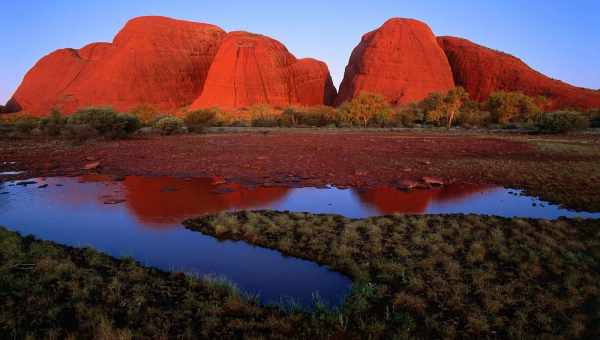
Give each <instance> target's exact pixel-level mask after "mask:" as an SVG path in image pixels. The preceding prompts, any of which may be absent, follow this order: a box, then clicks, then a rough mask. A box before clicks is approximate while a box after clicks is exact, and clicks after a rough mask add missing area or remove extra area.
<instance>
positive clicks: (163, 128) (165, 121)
mask: <svg viewBox="0 0 600 340" xmlns="http://www.w3.org/2000/svg"><path fill="white" fill-rule="evenodd" d="M183 126H184V124H183V120H181V119H180V118H177V117H173V116H167V117H163V118H161V119H160V120H158V121H157V122H156V123H155V124H154V128H155V129H157V130H158V131H159V132H160V134H162V135H172V134H176V133H179V132H181V131H183Z"/></svg>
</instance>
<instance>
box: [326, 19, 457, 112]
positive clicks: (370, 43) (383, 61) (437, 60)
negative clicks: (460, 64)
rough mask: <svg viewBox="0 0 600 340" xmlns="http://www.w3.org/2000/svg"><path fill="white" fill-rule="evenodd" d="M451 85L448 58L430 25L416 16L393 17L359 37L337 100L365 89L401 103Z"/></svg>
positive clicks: (420, 97)
mask: <svg viewBox="0 0 600 340" xmlns="http://www.w3.org/2000/svg"><path fill="white" fill-rule="evenodd" d="M453 87H454V81H453V79H452V71H451V70H450V66H449V65H448V60H447V58H446V56H445V55H444V51H442V49H441V48H440V47H439V45H438V44H437V42H436V38H435V36H434V35H433V32H432V31H431V29H430V28H429V27H428V26H427V25H426V24H424V23H422V22H420V21H417V20H412V19H400V18H395V19H390V20H388V21H387V22H385V23H384V24H383V26H381V27H380V28H378V29H376V30H374V31H372V32H369V33H367V34H365V35H364V36H363V37H362V40H361V42H360V44H358V46H356V48H355V49H354V51H353V52H352V55H351V57H350V61H349V63H348V66H346V72H345V74H344V80H343V81H342V85H341V86H340V93H339V96H338V99H337V103H338V104H341V103H343V102H344V101H347V100H350V99H352V98H353V97H355V96H356V95H358V94H359V93H360V92H362V91H365V92H372V93H379V94H382V95H384V96H385V97H386V98H387V99H388V100H389V101H390V103H392V104H394V105H395V104H403V103H408V102H413V101H418V100H421V99H423V98H425V97H426V96H427V95H428V94H429V93H431V92H435V91H439V92H445V91H447V90H449V89H451V88H453Z"/></svg>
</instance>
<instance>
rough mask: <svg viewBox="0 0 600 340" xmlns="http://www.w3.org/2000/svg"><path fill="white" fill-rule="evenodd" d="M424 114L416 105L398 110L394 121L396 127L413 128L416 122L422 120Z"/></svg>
mask: <svg viewBox="0 0 600 340" xmlns="http://www.w3.org/2000/svg"><path fill="white" fill-rule="evenodd" d="M422 117H423V113H422V111H421V110H420V109H419V106H418V105H417V104H416V103H410V104H408V105H406V106H399V107H397V108H396V112H395V115H394V117H393V121H394V124H393V125H395V126H403V127H413V126H414V125H415V123H416V122H418V121H420V120H422Z"/></svg>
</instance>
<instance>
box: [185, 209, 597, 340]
mask: <svg viewBox="0 0 600 340" xmlns="http://www.w3.org/2000/svg"><path fill="white" fill-rule="evenodd" d="M185 225H186V226H187V227H188V228H190V229H193V230H198V231H201V232H203V233H206V234H210V235H214V236H216V237H219V238H221V239H234V240H246V241H249V242H251V243H253V244H257V245H260V246H263V247H268V248H273V249H278V250H280V251H282V252H284V253H285V254H288V255H292V256H296V257H301V258H306V259H310V260H313V261H317V262H319V263H321V264H325V265H328V266H329V267H331V268H333V269H335V270H339V271H341V272H344V273H347V274H349V275H351V276H352V277H353V278H354V279H355V282H356V285H355V287H354V289H353V291H352V293H351V294H350V295H349V296H348V298H347V299H346V302H345V304H344V305H343V306H342V307H341V309H340V310H339V311H337V314H335V315H337V322H333V324H332V326H331V327H334V329H335V332H337V333H338V334H353V335H357V336H358V337H359V338H386V339H391V338H511V339H514V338H540V337H541V338H569V339H573V338H595V337H598V336H600V285H599V284H598V282H600V221H596V220H567V219H561V220H558V221H547V220H531V219H505V218H499V217H486V216H476V215H449V216H400V215H398V216H386V217H376V218H369V219H363V220H352V219H347V218H344V217H341V216H331V215H312V214H303V213H278V212H268V211H266V212H239V213H222V214H218V215H214V216H207V217H203V218H200V219H196V220H190V221H187V222H185ZM330 322H332V321H330Z"/></svg>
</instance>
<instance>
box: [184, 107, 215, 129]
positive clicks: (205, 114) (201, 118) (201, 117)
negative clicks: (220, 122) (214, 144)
mask: <svg viewBox="0 0 600 340" xmlns="http://www.w3.org/2000/svg"><path fill="white" fill-rule="evenodd" d="M216 121H217V112H216V111H215V110H212V109H203V110H196V111H191V112H188V113H186V114H185V117H184V118H183V122H184V123H185V126H187V128H188V129H189V131H190V132H202V131H204V129H205V128H206V127H209V126H212V125H215V123H216Z"/></svg>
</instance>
